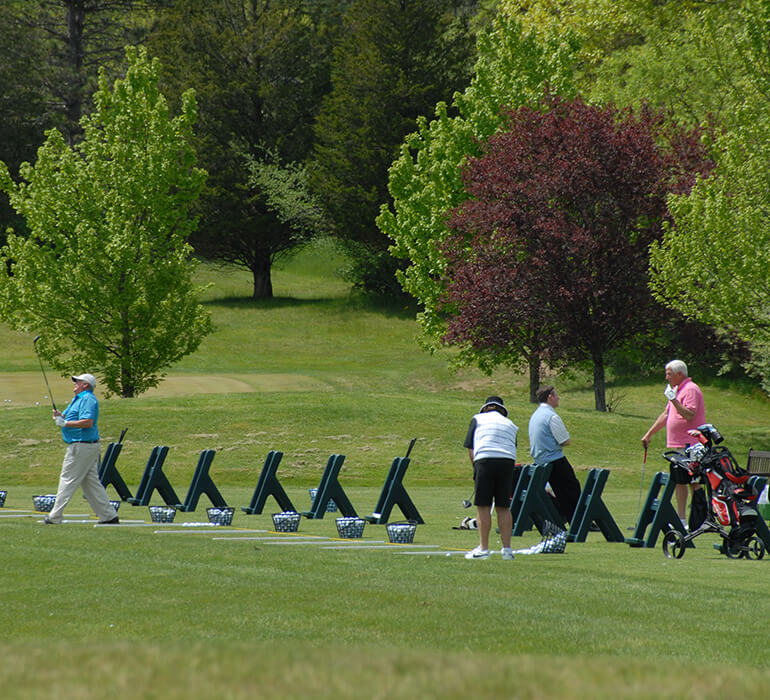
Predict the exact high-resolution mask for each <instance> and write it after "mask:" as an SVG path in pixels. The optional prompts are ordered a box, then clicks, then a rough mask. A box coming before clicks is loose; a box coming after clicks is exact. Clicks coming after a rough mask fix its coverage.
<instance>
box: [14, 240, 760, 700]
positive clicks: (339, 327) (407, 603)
mask: <svg viewBox="0 0 770 700" xmlns="http://www.w3.org/2000/svg"><path fill="white" fill-rule="evenodd" d="M323 252H324V257H323V258H322V259H324V260H326V259H327V258H328V259H331V260H332V262H329V263H327V264H325V265H324V266H319V265H318V264H314V263H317V260H318V258H317V256H318V252H317V251H308V253H306V254H305V255H304V256H300V258H299V259H297V260H294V261H292V262H291V263H290V264H288V265H287V266H286V267H285V268H284V269H281V270H278V271H277V272H276V275H275V280H274V284H275V289H276V299H274V300H272V301H270V302H254V301H251V300H249V299H247V298H245V297H246V296H247V295H248V293H249V279H248V276H247V275H245V274H243V273H241V272H238V271H232V270H228V271H222V270H216V269H214V268H211V267H204V268H202V269H201V271H200V275H201V279H202V280H203V281H212V282H213V283H214V286H213V287H212V288H211V289H210V290H208V291H207V293H206V304H207V305H208V308H209V309H210V310H211V312H212V315H213V317H214V322H215V326H216V331H215V333H214V334H213V335H212V336H211V337H210V338H208V339H206V340H205V341H204V343H203V344H202V346H201V348H200V349H199V351H198V352H197V353H196V354H195V355H193V356H191V357H189V358H186V359H185V360H184V361H183V362H182V363H180V365H179V366H177V367H175V368H173V370H172V371H171V372H170V374H169V378H168V381H167V382H166V383H164V384H163V385H162V386H161V387H159V389H158V390H155V391H153V392H151V393H149V394H147V395H145V396H142V397H139V398H136V399H131V400H122V399H116V398H112V399H107V400H103V402H102V419H101V421H100V425H101V430H102V434H103V438H104V441H105V443H106V442H107V441H110V440H115V439H117V437H118V435H119V434H120V431H121V430H122V429H123V428H124V427H127V428H128V432H127V433H126V437H125V441H124V448H123V452H122V454H121V456H120V458H119V460H118V467H119V469H120V471H121V474H122V475H123V477H124V478H125V480H126V482H127V483H128V485H129V487H130V488H131V489H135V488H136V486H137V485H138V483H139V480H140V478H141V475H142V472H143V469H144V465H145V462H146V460H147V457H148V455H149V452H150V450H151V448H152V446H153V445H158V444H165V445H168V446H169V447H170V450H169V457H168V459H167V462H166V466H165V469H164V471H165V473H166V474H167V475H168V476H169V479H170V481H171V482H172V484H173V485H174V487H175V489H176V491H177V493H178V495H179V496H180V497H181V498H184V496H185V494H186V492H187V488H188V485H189V484H190V480H191V476H192V472H193V469H194V466H195V463H196V461H197V456H198V454H199V453H200V451H201V450H203V449H207V448H214V449H216V450H217V455H216V458H215V460H214V463H213V465H212V469H211V474H212V477H213V478H214V480H215V482H216V483H217V485H218V487H219V489H220V490H221V491H222V492H223V494H224V495H225V498H226V500H227V501H228V503H230V504H231V505H233V506H235V507H236V510H237V513H236V516H235V519H234V523H233V527H232V528H220V529H219V530H218V531H216V532H213V533H212V532H207V531H205V529H204V528H199V527H198V528H196V527H184V525H183V523H185V522H188V523H189V522H199V521H202V520H205V519H206V514H205V508H206V506H208V505H209V503H208V501H207V499H206V497H205V496H204V497H202V499H201V504H200V505H199V507H198V510H197V512H195V513H189V514H182V513H180V514H178V516H177V520H178V521H179V523H178V525H179V526H178V527H166V526H163V527H153V526H149V525H148V526H141V527H140V526H138V523H136V524H135V525H136V526H131V522H130V521H140V522H142V523H149V515H148V513H147V509H145V508H132V507H131V506H129V505H127V504H123V505H122V506H121V509H120V517H121V520H122V522H123V524H121V525H120V526H117V527H93V525H92V523H90V522H88V523H72V524H65V525H62V526H59V527H51V526H44V525H42V524H40V523H39V520H40V516H39V515H38V516H33V515H31V510H32V496H33V495H36V494H38V493H50V492H52V491H55V488H56V480H57V478H58V472H59V466H60V461H61V456H62V447H61V443H60V440H59V437H58V432H57V430H56V428H55V426H54V425H53V422H52V421H51V418H50V404H49V403H48V399H47V398H46V393H47V392H46V390H45V385H44V383H43V380H42V376H41V375H40V371H39V365H38V364H37V358H36V357H35V355H34V352H33V347H32V337H31V336H27V335H24V334H16V333H12V332H10V331H8V330H7V329H5V328H0V343H2V347H3V348H4V352H3V353H2V357H0V381H2V389H3V390H4V392H5V394H4V393H3V391H0V398H2V399H4V401H3V404H2V405H1V406H0V409H2V413H0V415H2V418H3V420H2V421H0V458H1V459H2V467H0V488H2V489H7V490H8V500H7V503H6V505H5V507H4V508H3V509H0V516H3V517H0V528H2V531H3V537H2V543H3V544H2V546H1V547H0V551H2V553H3V571H4V573H3V574H2V581H3V587H2V590H3V597H2V606H1V607H0V629H1V630H2V633H3V634H2V641H0V651H1V652H2V660H0V688H2V693H3V697H7V698H43V697H46V698H47V697H52V696H54V695H56V696H63V697H71V698H78V699H80V698H84V699H90V698H96V697H104V696H105V695H107V696H112V697H120V698H124V697H125V698H129V697H131V698H137V697H139V698H161V697H162V698H183V697H210V696H218V697H225V698H245V697H255V696H257V697H275V698H278V697H281V698H285V697H292V698H293V697H329V698H332V697H334V698H340V697H342V698H354V697H355V698H360V697H373V698H413V697H418V696H423V697H431V698H433V697H435V698H447V697H448V698H461V697H462V698H468V697H471V696H477V697H478V696H481V697H491V696H492V695H498V696H508V697H523V698H545V697H553V698H557V697H558V698H605V697H606V698H610V697H612V698H617V697H621V698H689V697H692V698H696V697H697V698H724V697H737V696H740V697H750V698H751V697H764V696H765V695H766V690H765V689H766V687H767V684H768V682H769V681H770V670H769V669H768V662H767V651H766V650H767V646H768V637H769V636H770V635H768V632H767V622H766V620H767V617H768V614H770V605H768V602H767V600H768V597H767V590H768V582H769V581H770V573H768V572H769V571H770V570H769V569H768V566H769V565H770V564H769V562H770V556H769V557H768V558H766V559H765V560H763V561H759V562H757V561H731V560H727V559H726V558H725V557H723V556H721V555H719V554H718V553H717V552H716V551H715V550H714V549H713V548H712V546H711V545H712V544H713V542H715V541H716V540H715V539H714V538H711V539H709V537H708V536H704V537H702V538H700V539H699V540H698V542H697V548H696V549H694V550H688V551H687V553H686V554H685V556H684V558H683V559H682V560H679V561H671V560H667V559H665V558H664V557H663V555H662V553H661V551H660V547H659V546H658V547H656V548H655V549H654V550H646V549H636V548H631V547H628V546H627V545H625V544H619V543H607V542H605V541H604V540H603V538H602V536H601V535H600V534H598V533H592V534H590V535H589V538H588V541H587V542H586V543H580V544H578V543H571V544H568V546H567V551H566V553H565V554H563V555H535V556H524V555H520V556H517V558H516V560H515V561H513V562H503V561H501V560H500V558H499V557H496V558H493V559H491V560H489V561H484V562H468V561H465V560H464V559H463V558H462V556H460V555H459V553H460V552H462V551H464V550H466V549H470V548H471V547H472V546H473V545H474V544H475V537H476V535H475V533H473V532H463V531H458V530H454V529H452V528H453V526H456V525H457V524H458V523H459V522H460V519H461V518H462V517H463V516H465V515H468V514H470V512H471V511H468V510H464V509H463V508H462V506H461V500H462V499H463V498H467V497H468V496H469V494H470V491H471V482H470V467H469V464H468V459H467V455H466V453H465V451H464V450H463V449H462V446H461V443H462V439H463V437H464V433H465V430H466V427H467V423H468V420H469V418H470V416H471V415H472V414H473V412H475V410H476V409H477V408H478V406H479V405H480V404H481V402H483V400H484V398H485V397H486V396H487V395H488V394H491V393H499V394H501V395H502V396H504V398H505V401H506V405H508V406H509V408H510V413H511V416H512V418H513V420H514V422H516V423H517V424H518V425H519V426H520V428H521V432H520V440H519V450H520V458H521V461H526V460H527V438H526V425H527V421H528V418H529V414H530V413H531V411H532V406H531V405H530V404H529V403H528V401H527V389H526V383H525V381H524V380H523V378H522V377H519V376H517V375H515V374H513V373H512V372H510V371H505V372H499V373H497V374H496V375H494V376H493V377H491V378H487V377H484V376H483V375H481V374H480V373H479V372H476V371H472V370H464V371H462V372H460V373H457V374H452V373H451V372H449V371H448V370H447V359H448V353H439V354H437V355H433V356H432V355H430V354H428V353H425V352H423V351H422V350H420V348H419V347H418V346H417V344H416V342H415V337H416V334H417V328H416V325H415V322H414V320H413V313H412V312H411V311H408V310H405V309H381V308H377V307H372V306H370V305H367V304H366V303H364V302H363V301H362V300H361V299H359V298H357V297H355V296H353V295H350V294H349V292H348V290H347V287H346V285H345V284H344V283H343V282H341V281H340V280H339V279H337V278H336V277H335V276H334V275H333V271H334V269H335V267H336V264H335V263H334V260H333V255H330V254H328V253H329V251H323ZM314 256H316V257H314ZM83 369H90V368H73V370H78V371H82V370H83ZM693 374H694V375H695V377H696V379H697V378H698V376H697V368H693ZM48 377H49V382H51V385H52V389H53V392H54V398H55V400H56V402H57V405H64V404H65V403H66V400H67V399H68V398H69V395H70V393H71V382H69V380H67V379H60V378H57V377H56V375H55V373H53V372H51V371H49V372H48ZM554 380H555V382H556V383H557V385H558V386H559V387H560V393H561V394H562V409H561V410H560V413H561V414H562V415H563V417H564V419H565V422H566V424H567V426H568V428H569V429H570V431H571V433H572V435H573V440H572V443H573V444H572V446H571V447H570V452H569V456H570V459H571V461H572V462H573V464H575V466H576V467H577V470H578V476H579V478H580V479H581V481H582V480H583V479H584V477H585V472H586V470H587V469H588V468H590V467H594V466H599V467H604V468H609V469H611V475H610V478H609V481H608V485H607V489H606V492H605V502H606V503H607V505H608V507H609V509H610V511H611V513H612V514H613V516H614V518H615V519H616V521H617V522H618V525H619V526H620V528H621V530H622V531H623V532H624V533H629V534H630V532H629V530H628V528H629V527H632V526H633V524H634V523H635V521H636V517H637V507H638V503H639V485H640V476H641V469H642V451H641V448H640V444H639V438H640V436H641V435H642V433H643V432H644V430H645V429H646V428H647V426H648V425H649V424H650V422H651V421H652V419H653V418H654V417H655V415H656V414H657V412H659V411H660V410H661V408H662V406H663V401H664V400H663V397H662V386H663V385H662V381H651V382H649V383H648V384H633V385H629V386H626V387H622V391H623V392H624V393H625V398H624V399H623V401H622V402H621V403H620V405H619V406H618V407H617V409H616V411H614V412H613V413H610V414H601V415H600V414H597V413H596V412H595V411H593V410H592V405H593V395H592V391H591V389H590V386H589V385H588V384H587V383H586V381H585V380H584V379H583V378H580V377H578V378H573V379H569V380H567V379H564V378H561V377H555V378H554ZM703 387H704V393H705V396H706V401H707V410H708V417H709V420H711V421H712V422H714V423H715V424H716V425H717V426H718V427H719V429H720V430H721V431H722V433H723V434H724V435H725V438H726V441H725V444H727V445H728V446H729V447H730V448H731V449H732V450H733V452H734V453H735V455H736V456H737V457H738V459H739V461H740V462H742V463H743V462H744V461H745V455H746V450H747V449H748V448H749V447H755V448H765V449H768V448H770V436H769V434H768V430H767V426H768V418H770V404H769V403H768V401H767V399H766V398H765V397H763V396H761V395H760V394H758V393H752V392H746V391H745V390H742V389H740V388H738V387H735V388H731V389H724V388H722V387H721V386H719V385H718V384H716V383H713V384H712V383H709V382H704V383H703ZM413 437H417V438H418V442H417V444H416V446H415V448H414V450H413V452H412V455H411V458H412V462H411V465H410V467H409V471H408V473H407V477H406V480H405V483H406V486H407V489H408V491H409V493H410V496H411V497H412V499H413V500H414V502H415V504H416V505H417V507H418V509H419V510H420V512H421V514H422V515H423V517H424V518H425V520H426V524H425V525H422V526H419V527H418V530H417V535H416V538H415V542H416V544H418V545H420V546H421V547H424V548H425V551H422V553H420V554H406V553H404V552H406V551H409V550H408V548H404V547H397V546H394V547H389V548H385V549H383V548H378V549H363V548H362V549H359V548H350V547H349V546H347V547H346V548H344V549H338V548H335V547H339V546H342V545H345V544H346V543H340V542H339V541H338V539H337V533H336V529H335V526H334V517H335V516H334V514H327V515H326V517H325V518H324V519H323V520H318V521H310V520H306V519H303V521H302V522H301V524H300V532H299V533H298V535H289V534H287V535H282V536H280V538H279V539H278V540H272V539H264V538H266V537H274V536H275V535H274V533H270V532H267V531H269V530H271V529H272V523H271V518H270V514H271V513H273V512H276V511H277V510H279V509H278V508H277V504H276V503H275V501H273V500H272V499H270V500H269V501H268V505H267V506H266V508H265V512H264V514H262V515H255V516H247V515H245V514H244V513H242V512H241V511H240V506H243V505H247V504H248V503H249V501H250V498H251V495H252V492H253V489H254V486H255V485H256V481H257V477H258V475H259V471H260V469H261V466H262V462H263V460H264V457H265V455H266V453H267V451H268V450H270V449H280V450H282V451H283V452H284V458H283V461H282V462H281V465H280V467H279V477H280V479H281V483H282V484H283V485H284V487H285V488H286V490H287V492H288V493H289V496H290V497H291V498H292V500H293V501H294V503H295V505H296V506H297V508H299V509H307V508H308V507H309V505H310V501H309V496H308V493H307V489H308V487H311V486H315V485H317V483H318V480H319V478H320V475H321V472H322V469H323V467H324V465H325V463H326V460H327V458H328V456H329V455H330V454H332V453H341V454H344V455H345V456H346V459H345V464H344V466H343V469H342V473H341V477H340V481H341V483H342V484H343V486H344V487H345V489H346V492H347V493H348V495H349V497H350V499H351V501H352V503H353V504H354V506H355V507H356V509H357V511H358V512H359V514H362V515H365V514H369V513H371V511H372V509H373V507H374V505H375V503H376V501H377V498H378V496H379V492H380V488H381V485H382V481H383V479H384V476H385V474H386V472H387V470H388V467H389V466H390V463H391V461H392V459H393V458H394V457H396V456H399V455H402V454H403V453H404V451H405V450H406V447H407V445H408V443H409V440H410V439H411V438H413ZM663 449H664V443H663V439H662V436H658V437H657V438H656V442H655V443H654V444H653V448H652V449H651V451H650V454H649V456H648V460H647V464H646V465H645V467H644V469H645V473H644V477H645V478H644V482H645V489H646V486H647V484H648V483H649V481H650V479H651V478H652V475H653V474H654V472H655V471H657V470H662V469H663V468H664V464H665V463H664V462H663V460H662V459H661V458H660V452H662V450H663ZM154 502H160V501H159V500H158V499H157V496H156V499H155V501H154ZM68 513H69V514H70V517H72V518H73V519H83V518H82V517H76V516H77V515H78V514H85V517H86V518H87V517H88V516H87V514H88V513H89V509H88V507H87V505H86V504H85V502H84V501H82V499H81V498H80V495H77V496H76V497H75V499H73V501H72V503H71V505H70V508H69V509H68ZM12 515H13V516H27V515H30V516H31V517H6V516H12ZM400 517H401V514H400V512H399V511H398V509H396V510H395V511H394V515H393V518H394V519H398V518H400ZM170 530H178V531H179V532H178V533H172V532H170ZM246 530H263V531H266V532H260V533H248V532H245V531H246ZM303 536H304V537H307V536H314V537H315V538H317V539H316V541H315V542H314V543H311V542H310V541H309V540H302V537H303ZM249 537H253V538H262V539H248V538H249ZM538 539H539V536H538V535H537V533H536V532H530V533H527V534H526V535H525V536H524V537H521V538H518V540H519V541H515V542H514V547H517V548H524V547H528V546H530V545H531V544H533V543H535V542H536V541H538ZM381 540H387V537H386V533H385V528H384V527H382V526H374V525H367V526H366V530H365V532H364V537H363V540H362V542H361V544H367V545H373V544H374V543H375V542H376V541H381ZM300 542H302V543H300ZM347 544H348V545H349V544H350V543H347ZM659 544H660V542H659ZM447 553H449V554H450V556H446V554H447Z"/></svg>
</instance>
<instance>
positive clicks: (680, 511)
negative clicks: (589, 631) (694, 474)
mask: <svg viewBox="0 0 770 700" xmlns="http://www.w3.org/2000/svg"><path fill="white" fill-rule="evenodd" d="M688 488H689V487H688V485H687V484H677V485H676V486H675V487H674V495H675V496H676V512H677V515H679V519H680V520H681V521H682V522H683V523H686V522H687V490H688Z"/></svg>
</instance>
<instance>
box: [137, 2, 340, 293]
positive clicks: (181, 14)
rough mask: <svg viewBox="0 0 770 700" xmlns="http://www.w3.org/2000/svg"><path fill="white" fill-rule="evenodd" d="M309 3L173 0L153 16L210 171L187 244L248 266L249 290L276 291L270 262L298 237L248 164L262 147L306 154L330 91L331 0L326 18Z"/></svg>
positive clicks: (278, 153)
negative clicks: (192, 106) (190, 95)
mask: <svg viewBox="0 0 770 700" xmlns="http://www.w3.org/2000/svg"><path fill="white" fill-rule="evenodd" d="M306 4H308V3H305V2H302V1H301V0H178V1H177V2H174V3H173V4H171V5H170V6H169V7H168V8H166V9H165V10H164V11H163V12H161V13H160V14H159V21H158V23H157V25H156V27H155V29H154V31H153V33H152V35H151V37H150V39H149V46H150V48H151V49H152V50H153V51H154V52H155V53H156V54H157V55H159V56H162V57H163V58H164V85H166V86H168V89H169V94H170V96H171V98H172V99H174V100H176V98H177V96H178V95H180V94H182V93H183V92H184V90H186V89H187V87H188V86H191V85H192V86H194V87H195V90H196V95H197V97H198V104H199V107H200V120H199V122H198V125H197V129H196V132H197V141H196V146H197V152H198V155H199V158H200V161H201V164H202V165H203V166H204V167H205V168H206V170H207V171H208V172H209V179H208V181H207V184H206V187H205V188H204V190H203V192H202V194H201V198H200V201H199V206H198V211H199V213H200V226H199V227H198V230H197V231H196V232H195V234H194V235H193V236H192V238H191V241H190V242H191V243H192V245H193V247H194V248H195V252H196V254H197V255H199V256H200V257H203V258H207V259H209V260H216V261H222V262H228V263H231V264H235V265H238V266H240V267H244V268H246V269H247V270H249V271H250V272H251V274H252V280H253V285H252V289H253V297H254V298H269V297H272V295H273V286H272V280H271V274H270V271H271V265H272V262H273V260H274V259H275V257H276V256H277V255H280V254H281V253H282V252H283V251H285V250H287V249H288V248H290V247H291V246H292V245H294V244H296V243H297V242H298V241H297V231H296V230H295V229H293V228H292V227H291V226H290V225H288V224H287V223H286V222H285V221H282V220H281V218H280V216H279V215H278V214H277V212H276V210H275V208H274V207H273V206H272V205H271V204H270V203H269V202H268V201H267V199H266V198H265V197H264V192H261V191H259V190H258V189H255V188H254V187H253V186H252V184H250V178H251V177H252V169H251V168H250V167H249V166H248V165H247V162H254V161H259V160H261V159H262V158H263V156H262V154H263V153H265V152H270V153H272V154H274V157H275V159H277V160H276V161H275V162H280V163H284V164H286V163H301V162H303V161H304V160H305V158H306V156H307V155H308V153H309V151H310V149H311V145H312V123H313V121H314V119H315V116H316V113H317V110H318V108H319V105H320V102H321V96H322V94H323V93H324V92H325V91H326V89H328V55H329V49H328V46H327V42H328V41H330V40H331V37H333V36H334V35H335V32H334V28H333V25H334V13H335V12H336V10H335V7H336V3H330V5H331V7H330V8H329V11H330V12H331V13H332V16H331V17H325V16H324V15H322V14H320V10H319V9H318V8H314V9H313V12H312V13H311V12H310V11H309V10H306V9H305V5H306ZM316 13H319V14H316ZM324 19H326V20H327V21H328V22H329V23H330V24H331V25H332V27H329V26H328V25H327V24H324ZM244 153H246V154H250V156H251V157H250V159H248V161H247V160H246V159H244ZM271 162H272V161H271ZM273 164H274V163H273ZM287 182H288V181H285V182H284V184H286V183H287Z"/></svg>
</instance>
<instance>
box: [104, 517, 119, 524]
mask: <svg viewBox="0 0 770 700" xmlns="http://www.w3.org/2000/svg"><path fill="white" fill-rule="evenodd" d="M119 522H120V520H119V519H118V516H117V515H116V516H115V517H114V518H112V519H111V520H100V521H99V525H117V524H118V523H119Z"/></svg>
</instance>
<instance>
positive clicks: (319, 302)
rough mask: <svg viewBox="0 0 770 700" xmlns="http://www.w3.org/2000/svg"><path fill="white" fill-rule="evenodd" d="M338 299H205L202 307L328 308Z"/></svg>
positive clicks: (337, 304) (335, 303)
mask: <svg viewBox="0 0 770 700" xmlns="http://www.w3.org/2000/svg"><path fill="white" fill-rule="evenodd" d="M339 302H340V300H339V299H335V298H333V297H328V298H317V299H300V298H297V297H272V298H270V299H254V298H253V297H220V298H219V299H207V300H205V301H203V302H201V303H202V304H203V306H214V307H218V308H225V309H264V310H268V311H269V310H271V309H285V308H299V307H303V306H317V307H324V306H326V307H330V308H333V307H335V306H339Z"/></svg>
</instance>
